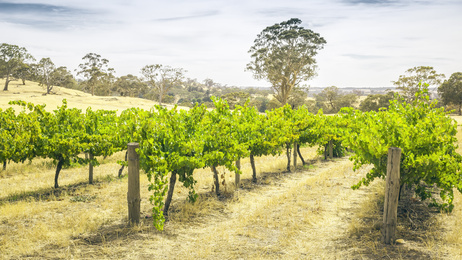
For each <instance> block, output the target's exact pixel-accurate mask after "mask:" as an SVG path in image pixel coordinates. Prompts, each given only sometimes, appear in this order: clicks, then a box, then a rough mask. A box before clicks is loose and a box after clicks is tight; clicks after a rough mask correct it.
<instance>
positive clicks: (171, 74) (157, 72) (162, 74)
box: [141, 64, 186, 105]
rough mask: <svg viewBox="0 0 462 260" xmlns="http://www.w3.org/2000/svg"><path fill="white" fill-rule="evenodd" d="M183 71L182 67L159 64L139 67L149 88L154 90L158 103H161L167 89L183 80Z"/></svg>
mask: <svg viewBox="0 0 462 260" xmlns="http://www.w3.org/2000/svg"><path fill="white" fill-rule="evenodd" d="M185 72H186V71H185V70H184V69H182V68H172V67H170V66H163V65H161V64H154V65H146V66H144V67H143V68H142V69H141V74H142V75H143V78H144V80H145V82H146V83H147V84H148V86H149V88H152V89H153V90H154V91H156V94H157V95H158V99H159V105H160V104H162V99H163V98H164V96H165V94H167V91H168V90H169V89H170V88H172V87H173V86H174V85H176V84H180V83H181V82H182V81H183V79H184V74H185Z"/></svg>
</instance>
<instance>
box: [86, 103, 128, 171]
mask: <svg viewBox="0 0 462 260" xmlns="http://www.w3.org/2000/svg"><path fill="white" fill-rule="evenodd" d="M84 127H85V132H84V135H83V136H82V139H81V144H82V145H83V144H85V148H84V149H85V150H84V152H86V153H88V154H91V155H94V156H110V155H112V154H113V153H114V152H116V151H118V150H120V147H117V146H116V141H115V140H114V139H115V138H117V136H116V135H114V133H116V131H117V128H116V127H117V114H116V111H111V110H97V111H93V110H92V109H91V107H88V108H87V111H86V114H85V119H84ZM90 163H91V164H92V165H93V166H97V165H99V162H98V161H97V160H96V159H93V160H92V161H91V162H90Z"/></svg>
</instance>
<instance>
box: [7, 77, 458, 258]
mask: <svg viewBox="0 0 462 260" xmlns="http://www.w3.org/2000/svg"><path fill="white" fill-rule="evenodd" d="M0 84H1V82H0ZM31 85H33V84H28V85H27V86H26V87H27V88H29V87H30V89H29V91H32V90H31V89H32V88H34V86H31ZM21 88H24V87H22V86H19V87H16V86H15V85H14V84H13V85H11V87H10V91H9V92H8V93H0V107H2V108H4V107H6V106H7V105H6V103H7V100H8V97H7V96H8V95H12V96H14V97H16V96H17V97H21V99H25V100H27V101H31V102H34V103H41V102H45V103H47V104H48V105H47V107H49V108H52V109H54V108H55V107H56V106H58V105H60V103H61V99H62V98H63V97H65V98H67V99H68V101H69V105H70V106H79V107H78V108H81V109H85V107H86V106H88V105H91V106H92V107H93V104H95V105H97V106H96V107H93V108H94V109H97V108H104V109H119V111H120V109H125V108H127V107H129V106H131V105H133V104H142V102H144V101H138V99H134V101H131V99H130V98H120V97H117V101H115V100H113V101H112V100H105V99H104V98H103V97H91V96H89V95H86V94H83V93H81V92H75V93H66V91H70V92H72V91H73V90H65V89H63V90H58V95H48V96H41V93H43V89H41V87H38V86H35V88H36V90H34V91H36V92H37V93H35V94H34V93H32V92H27V91H26V92H22V93H20V94H13V93H14V92H16V91H19V90H16V89H21ZM60 91H62V92H60ZM34 95H35V96H34ZM32 96H34V97H32ZM48 98H49V99H50V100H48ZM53 99H55V100H54V101H53ZM53 102H54V103H53ZM80 102H82V103H80ZM130 102H134V103H133V104H130ZM146 102H147V101H146ZM119 103H120V104H119ZM149 106H150V105H149ZM144 108H149V107H144ZM458 138H459V140H461V138H462V134H461V133H459V134H458ZM459 149H462V148H459ZM315 150H316V149H315V148H303V149H302V153H303V154H304V156H305V157H306V159H307V160H309V161H310V166H309V167H306V166H305V167H299V168H298V169H297V172H295V173H287V172H285V170H284V169H285V167H286V156H285V155H281V156H275V157H272V156H269V157H262V158H256V166H257V171H258V181H257V183H256V184H254V183H252V182H251V175H252V174H251V168H250V162H249V160H248V159H244V160H242V162H241V165H242V170H243V174H242V176H241V185H240V189H239V190H238V191H235V189H234V173H230V172H228V171H226V170H225V169H224V168H222V167H220V168H219V171H220V173H221V174H220V175H223V179H222V181H224V182H225V187H226V188H224V187H223V188H222V190H223V194H222V195H221V196H219V197H217V196H216V195H215V194H214V193H213V192H212V184H213V179H212V173H211V172H210V170H209V169H200V170H197V171H195V178H196V180H197V181H198V183H197V185H196V191H197V192H198V194H199V198H198V201H197V202H196V203H195V204H194V205H193V204H190V203H189V202H187V200H186V196H187V189H185V188H184V187H182V186H181V184H177V186H176V188H175V193H174V197H173V202H172V205H171V212H170V218H169V221H168V222H167V223H166V225H165V229H164V231H163V232H159V231H157V230H155V229H154V228H153V227H152V224H151V221H152V219H151V218H150V214H151V213H150V208H151V207H150V204H149V200H148V198H149V192H148V191H147V186H148V181H147V178H146V176H145V175H144V174H141V192H142V194H141V197H142V201H141V211H142V216H143V219H142V222H141V224H140V225H139V226H130V225H127V206H126V204H127V201H126V192H127V190H126V189H127V179H126V178H121V179H119V178H117V173H118V169H119V165H117V164H116V161H117V160H121V159H122V158H123V156H124V154H123V152H121V153H118V154H116V155H114V156H112V157H109V158H107V159H106V160H105V161H104V162H103V164H102V165H101V166H99V167H96V168H95V177H96V182H95V184H94V185H88V184H86V182H87V178H88V177H87V176H88V175H87V174H88V173H87V172H88V169H87V167H73V168H69V169H64V170H63V171H62V173H61V175H60V185H61V186H62V188H60V189H59V190H54V189H52V188H51V187H52V186H53V176H54V165H52V163H51V162H50V161H49V160H43V159H37V160H33V161H32V162H31V163H24V164H14V163H12V164H9V165H8V166H7V171H4V172H0V259H23V258H33V259H35V258H38V259H42V258H45V259H48V258H64V259H164V258H165V259H390V258H391V259H409V258H410V259H428V258H433V259H462V236H461V234H462V223H461V222H462V202H461V199H462V196H461V195H460V194H458V193H457V194H456V198H455V206H456V207H455V210H454V212H453V213H451V214H440V213H437V212H428V211H425V210H424V211H419V210H422V209H423V207H421V204H419V203H416V204H415V205H414V206H413V208H412V209H413V210H414V213H419V214H420V215H422V216H425V218H415V217H413V218H414V219H413V221H414V222H415V221H417V219H418V221H419V223H420V225H419V227H418V228H416V227H415V226H412V225H411V224H410V223H409V221H408V217H407V216H405V215H402V216H400V220H398V222H399V223H400V225H399V227H398V236H399V238H403V239H404V240H405V242H406V243H405V244H403V245H391V246H383V245H382V243H381V242H380V227H381V222H382V212H381V210H382V208H383V189H384V184H383V181H380V180H377V181H375V182H374V183H373V184H371V185H370V186H369V187H361V188H360V189H359V190H355V191H354V190H351V188H350V187H351V185H352V184H354V183H356V182H357V181H358V180H359V179H360V178H362V177H364V175H365V174H366V172H367V171H368V168H363V169H361V170H359V171H357V172H353V171H352V170H351V169H352V163H351V162H350V161H348V160H347V159H336V160H333V161H323V160H320V159H319V157H318V156H317V155H316V152H315ZM458 152H459V153H460V152H461V150H459V151H458ZM412 216H414V215H412ZM412 216H411V217H412Z"/></svg>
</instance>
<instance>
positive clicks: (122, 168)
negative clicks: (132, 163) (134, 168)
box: [118, 151, 128, 178]
mask: <svg viewBox="0 0 462 260" xmlns="http://www.w3.org/2000/svg"><path fill="white" fill-rule="evenodd" d="M127 156H128V151H126V152H125V161H127ZM124 168H125V165H122V167H121V168H120V169H119V176H118V177H119V178H120V176H122V171H123V170H124Z"/></svg>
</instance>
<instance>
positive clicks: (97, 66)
mask: <svg viewBox="0 0 462 260" xmlns="http://www.w3.org/2000/svg"><path fill="white" fill-rule="evenodd" d="M82 60H83V61H84V63H81V64H80V65H79V68H80V71H78V72H77V75H82V76H83V77H84V78H85V86H87V87H88V89H87V90H89V91H90V93H91V95H92V96H93V95H94V94H95V88H97V87H98V86H100V85H101V83H104V82H107V81H110V80H111V79H112V78H113V74H114V69H113V68H109V67H108V63H109V60H107V59H104V58H101V55H99V54H96V53H88V54H87V55H85V56H84V57H83V58H82ZM103 85H106V86H107V85H109V84H103ZM103 92H104V91H103ZM106 94H107V93H106Z"/></svg>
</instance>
